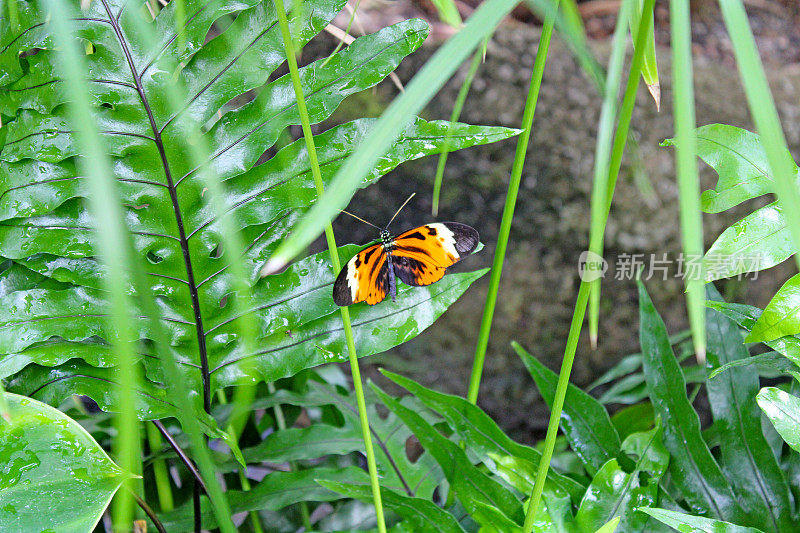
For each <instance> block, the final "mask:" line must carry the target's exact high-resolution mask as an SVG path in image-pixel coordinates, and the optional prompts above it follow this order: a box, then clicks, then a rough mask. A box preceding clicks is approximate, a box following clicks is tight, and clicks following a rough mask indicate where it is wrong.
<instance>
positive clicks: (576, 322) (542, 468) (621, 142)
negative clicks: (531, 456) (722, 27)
mask: <svg viewBox="0 0 800 533" xmlns="http://www.w3.org/2000/svg"><path fill="white" fill-rule="evenodd" d="M654 4H655V0H645V4H644V8H643V12H644V13H648V12H649V11H652V9H653V6H654ZM651 22H652V17H642V20H641V21H640V24H639V29H638V31H637V33H636V46H635V47H634V50H635V52H634V55H633V59H632V60H631V67H630V72H629V74H628V84H627V87H626V88H625V96H624V97H623V101H622V107H621V110H620V118H619V124H618V126H617V133H616V135H615V138H614V146H613V148H612V151H611V164H610V174H609V180H608V188H607V190H606V195H605V197H604V198H605V205H606V209H605V216H604V218H603V220H602V224H601V226H605V223H606V220H607V219H608V212H609V211H610V209H611V198H612V196H613V194H614V187H615V186H616V183H617V175H618V174H619V165H620V164H621V162H622V153H623V151H624V150H625V141H626V140H627V138H628V127H629V125H630V120H631V116H632V114H633V105H634V103H635V99H636V90H637V89H638V87H639V80H640V76H639V73H640V72H641V69H642V63H643V57H644V50H645V46H644V44H645V40H646V39H647V33H648V30H649V26H650V23H651ZM591 244H592V243H591V242H590V249H591ZM590 292H591V285H590V283H587V282H585V281H581V285H580V288H579V289H578V298H577V301H576V303H575V310H574V312H573V315H572V323H571V325H570V329H569V335H568V337H567V345H566V347H565V349H564V360H563V362H562V363H561V372H560V373H559V376H558V384H557V385H556V392H555V398H554V399H553V407H552V409H551V411H550V422H549V424H548V426H547V436H546V437H545V444H544V451H543V452H542V458H541V460H540V461H539V470H538V472H537V474H536V481H535V483H534V486H533V492H532V494H531V500H532V501H531V503H530V505H529V506H528V511H527V513H526V515H525V524H524V526H523V532H524V533H530V532H531V530H532V529H533V521H534V517H535V516H536V512H537V510H538V508H539V503H540V502H541V499H542V490H543V489H544V483H545V480H546V479H547V472H548V471H549V469H550V460H551V459H552V457H553V449H554V448H555V444H556V437H557V436H558V425H559V420H560V419H561V411H562V410H563V408H564V398H565V397H566V395H567V385H568V384H569V376H570V374H571V373H572V363H573V362H574V360H575V352H576V350H577V347H578V338H579V336H580V332H581V325H582V324H583V319H584V316H585V315H586V306H587V304H588V302H589V293H590Z"/></svg>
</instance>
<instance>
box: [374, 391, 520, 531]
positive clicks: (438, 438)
mask: <svg viewBox="0 0 800 533" xmlns="http://www.w3.org/2000/svg"><path fill="white" fill-rule="evenodd" d="M370 386H371V387H372V389H373V390H374V391H375V393H376V394H378V396H379V397H380V399H381V401H382V402H383V403H384V405H386V407H388V408H389V409H390V410H391V411H393V412H394V413H395V414H397V416H399V417H400V418H402V419H403V422H405V424H406V425H407V426H408V427H409V429H410V430H411V431H412V432H413V433H414V435H416V437H417V439H419V442H420V444H422V446H423V447H424V448H425V449H426V450H427V451H428V453H430V454H431V455H432V456H433V457H434V459H436V462H437V463H439V466H441V467H442V471H443V472H444V475H445V476H446V477H447V481H448V482H450V486H451V488H452V490H453V492H454V493H455V495H456V496H457V497H458V499H459V500H460V501H461V503H462V505H464V507H465V508H466V509H467V511H469V512H470V513H472V512H475V511H476V510H477V509H478V503H483V504H488V505H491V506H493V507H496V508H497V509H498V510H500V511H501V512H502V513H503V514H504V515H506V517H508V518H510V519H511V520H513V521H514V522H516V523H518V524H521V523H522V521H523V518H524V517H523V513H522V505H521V504H520V502H519V501H518V500H517V498H516V497H515V496H514V494H513V493H512V492H511V491H509V490H508V489H506V488H505V487H504V486H503V485H501V484H500V483H498V482H497V481H495V480H494V479H493V478H491V477H489V476H488V475H486V474H484V473H483V472H481V471H480V470H479V469H477V468H476V467H474V466H473V465H472V463H471V462H470V460H469V458H468V457H467V455H466V453H465V452H464V450H462V449H461V448H460V447H459V446H458V445H457V444H456V443H454V442H452V441H450V440H448V439H446V438H444V437H443V436H442V435H440V434H439V432H438V431H436V429H434V427H433V426H431V425H430V424H429V423H427V422H426V421H425V420H424V419H423V418H422V417H421V416H420V415H419V414H418V413H417V412H415V411H414V410H413V409H409V408H408V407H405V406H403V405H401V403H400V402H398V401H397V400H395V399H394V398H392V397H391V396H389V395H388V394H386V393H385V392H383V391H382V390H380V389H379V388H378V387H377V386H376V385H375V384H374V383H370Z"/></svg>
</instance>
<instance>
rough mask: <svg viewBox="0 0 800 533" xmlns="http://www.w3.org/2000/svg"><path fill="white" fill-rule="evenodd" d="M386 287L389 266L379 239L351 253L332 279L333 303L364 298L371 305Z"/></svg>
mask: <svg viewBox="0 0 800 533" xmlns="http://www.w3.org/2000/svg"><path fill="white" fill-rule="evenodd" d="M388 290H389V268H388V266H387V264H386V253H384V251H383V245H382V244H381V243H377V244H373V245H371V246H367V247H366V248H364V249H363V250H361V251H360V252H358V253H357V254H356V255H354V256H353V257H352V258H351V259H350V260H349V261H348V262H347V264H346V265H345V266H344V267H343V268H342V271H341V272H339V275H338V276H337V277H336V281H335V282H334V283H333V301H334V302H335V303H336V305H342V306H345V305H351V304H354V303H358V302H367V303H368V304H369V305H375V304H376V303H378V302H380V301H381V300H383V299H384V297H386V292H387V291H388Z"/></svg>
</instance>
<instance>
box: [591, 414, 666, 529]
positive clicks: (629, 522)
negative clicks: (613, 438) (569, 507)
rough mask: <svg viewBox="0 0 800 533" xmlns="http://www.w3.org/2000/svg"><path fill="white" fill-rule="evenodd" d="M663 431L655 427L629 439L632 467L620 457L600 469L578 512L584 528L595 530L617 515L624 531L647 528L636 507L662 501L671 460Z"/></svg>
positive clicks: (626, 442)
mask: <svg viewBox="0 0 800 533" xmlns="http://www.w3.org/2000/svg"><path fill="white" fill-rule="evenodd" d="M660 432H661V429H660V428H654V429H653V430H651V431H648V432H646V433H634V434H633V435H631V436H630V437H628V438H627V439H626V440H625V442H624V443H623V445H622V446H623V451H624V452H625V453H628V454H631V455H633V456H634V458H635V460H636V464H635V466H634V468H633V470H632V471H626V470H623V468H622V467H621V466H620V465H619V462H618V461H617V459H610V460H609V461H608V462H606V463H605V464H604V465H603V466H602V467H601V468H600V469H599V470H598V471H597V474H596V475H595V476H594V478H593V479H592V483H591V484H590V485H589V487H588V488H587V489H586V494H585V495H584V497H583V500H582V501H581V504H580V507H579V509H578V513H577V514H576V515H575V519H576V520H577V522H578V524H579V525H580V527H581V529H582V530H583V531H594V530H595V529H597V528H599V527H602V525H603V524H605V523H607V522H608V521H610V520H612V519H613V518H614V517H618V518H619V519H620V520H621V522H620V524H621V525H620V530H621V531H642V530H644V526H645V523H646V522H647V518H646V517H644V516H642V515H640V514H637V513H636V512H635V507H638V506H641V505H648V506H649V505H654V504H655V503H656V502H657V501H658V484H659V482H660V480H661V477H662V476H663V475H664V472H666V470H667V464H668V463H669V453H668V452H667V450H666V449H665V448H664V445H663V444H662V443H661V436H660Z"/></svg>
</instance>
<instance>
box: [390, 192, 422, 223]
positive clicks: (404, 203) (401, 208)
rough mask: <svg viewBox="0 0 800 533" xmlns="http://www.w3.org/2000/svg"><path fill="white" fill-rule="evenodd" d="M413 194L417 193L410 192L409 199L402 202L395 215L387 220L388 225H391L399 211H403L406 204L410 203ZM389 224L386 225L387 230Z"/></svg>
mask: <svg viewBox="0 0 800 533" xmlns="http://www.w3.org/2000/svg"><path fill="white" fill-rule="evenodd" d="M415 194H417V193H415V192H412V193H411V196H409V197H408V199H407V200H406V201H405V202H403V205H401V206H400V209H398V210H397V211H396V212H395V214H394V215H393V216H392V218H391V219H389V224H391V223H392V221H393V220H394V219H395V217H397V215H399V214H400V211H402V210H403V208H404V207H405V206H406V204H407V203H408V202H410V201H411V199H412V198H414V195H415ZM389 224H386V229H389Z"/></svg>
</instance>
